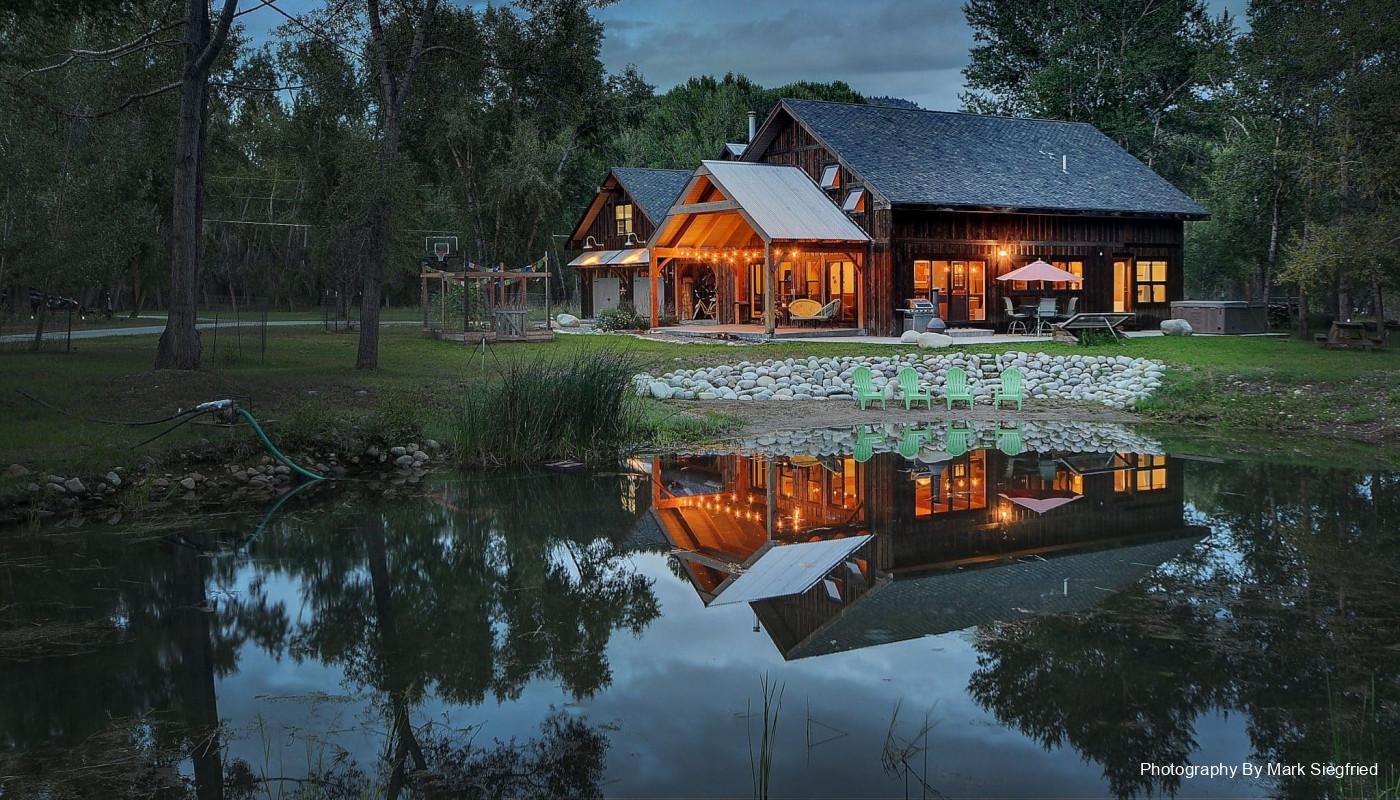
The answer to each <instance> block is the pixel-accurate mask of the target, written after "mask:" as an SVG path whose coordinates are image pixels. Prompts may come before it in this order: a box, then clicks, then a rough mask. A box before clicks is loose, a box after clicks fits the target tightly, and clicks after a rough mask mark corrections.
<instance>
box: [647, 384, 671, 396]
mask: <svg viewBox="0 0 1400 800" xmlns="http://www.w3.org/2000/svg"><path fill="white" fill-rule="evenodd" d="M648 388H649V389H651V396H652V397H655V398H656V399H657V400H670V399H671V395H673V394H675V391H676V390H675V389H672V388H671V387H670V386H669V385H667V384H666V383H664V382H662V381H652V382H651V385H650V386H649V387H648Z"/></svg>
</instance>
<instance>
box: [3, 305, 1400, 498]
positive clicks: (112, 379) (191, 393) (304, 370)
mask: <svg viewBox="0 0 1400 800" xmlns="http://www.w3.org/2000/svg"><path fill="white" fill-rule="evenodd" d="M355 346H356V338H355V335H354V334H353V333H350V334H344V333H342V334H332V333H323V332H321V331H320V330H319V329H304V328H278V329H276V332H275V333H274V334H272V335H271V336H270V338H269V346H268V352H267V356H266V360H265V362H260V361H259V359H258V352H257V349H256V348H254V347H249V348H247V349H246V350H245V353H244V355H243V356H241V357H240V356H239V355H238V354H237V353H236V352H235V351H234V350H232V348H228V347H226V346H224V345H223V344H222V343H221V347H220V353H219V357H218V359H217V363H209V364H207V365H206V368H205V369H204V370H203V371H201V372H199V373H196V374H192V375H191V374H184V373H173V372H152V371H151V370H150V363H151V360H152V358H153V356H154V347H155V337H154V336H130V337H112V338H103V339H92V340H83V341H82V342H80V343H79V342H75V345H74V351H73V352H72V353H53V352H50V353H39V354H34V353H28V352H23V351H14V350H10V351H3V352H0V375H3V376H4V380H3V382H0V386H3V387H4V388H3V389H0V466H2V465H4V464H8V463H11V462H16V461H18V462H25V463H28V464H30V465H31V466H39V467H40V468H43V467H45V466H49V465H52V466H53V467H54V469H55V470H56V469H57V468H58V465H63V466H64V467H65V468H69V469H74V470H83V469H87V470H90V471H91V470H105V469H108V468H110V467H111V466H114V465H118V464H126V463H131V462H134V461H135V460H136V459H138V458H139V457H140V456H141V455H142V454H146V453H158V452H159V451H160V449H161V448H165V447H171V446H182V445H189V444H191V443H192V442H195V441H197V440H200V439H210V440H213V439H215V438H216V437H218V436H220V435H223V433H222V432H221V431H217V430H214V429H210V428H207V427H206V428H200V427H197V426H186V428H184V429H181V430H180V431H178V432H177V433H176V434H173V435H171V436H169V437H167V438H165V439H162V440H160V441H159V442H157V443H155V444H152V445H148V446H145V447H142V448H139V449H136V450H133V449H132V446H133V445H134V444H136V443H137V442H139V441H141V440H142V439H144V438H146V437H147V436H149V435H151V434H152V433H154V432H157V431H159V430H160V428H158V427H156V428H136V429H133V428H125V427H119V426H113V425H105V424H99V423H96V422H91V421H84V420H83V419H79V417H95V418H104V419H116V420H144V419H154V418H158V417H163V416H165V415H167V414H169V413H171V412H172V411H173V410H174V409H175V408H177V407H189V406H191V405H194V404H195V403H198V402H201V401H204V400H210V399H216V398H219V397H226V396H230V395H237V396H246V397H250V398H252V403H253V406H252V407H253V410H254V413H255V414H257V415H258V416H259V417H266V418H269V419H271V420H273V431H274V435H280V436H283V437H292V438H295V437H299V436H303V435H311V434H314V432H315V431H314V430H307V429H314V428H318V427H323V426H328V425H340V424H351V425H361V426H367V427H373V426H376V425H379V426H385V425H387V426H389V427H391V428H404V427H411V426H417V427H421V428H422V429H423V430H424V431H425V432H426V433H427V434H428V435H433V433H434V430H435V429H436V430H441V426H440V422H441V420H443V419H445V418H446V416H447V415H448V414H450V413H452V412H453V411H455V410H456V409H457V408H459V407H460V406H459V398H460V396H461V393H462V391H463V388H464V387H465V386H468V385H470V384H471V383H473V382H475V381H481V380H489V379H491V376H492V375H493V374H494V370H495V364H496V361H497V360H498V359H511V358H551V357H565V356H567V355H568V354H570V353H572V352H576V351H578V350H580V349H583V348H597V347H613V348H621V349H624V350H626V351H627V352H628V353H629V354H630V355H632V356H633V357H634V358H635V359H636V361H637V365H638V368H639V369H640V370H642V371H652V372H661V371H665V370H667V369H673V368H677V367H683V366H684V367H689V366H698V365H709V364H720V363H730V362H735V361H740V360H750V361H752V360H761V359H765V358H786V357H790V356H804V357H805V356H808V355H854V354H871V353H873V354H882V353H892V352H896V349H895V348H892V347H888V346H881V347H872V346H868V345H859V344H827V343H813V342H804V341H802V340H784V341H780V342H775V343H773V344H765V345H755V346H748V347H734V346H728V345H725V344H720V343H695V344H683V345H677V344H669V343H660V342H654V341H647V340H643V339H637V338H634V337H598V336H560V337H559V338H558V339H556V340H555V341H554V342H552V343H549V344H531V345H522V344H507V345H496V346H495V347H494V348H492V349H491V351H490V352H489V353H487V354H486V355H485V356H484V357H483V356H482V355H481V354H479V353H474V352H473V351H472V349H471V348H467V347H463V346H462V345H459V344H452V343H447V342H439V341H434V340H431V339H427V338H425V337H423V336H422V335H421V334H420V333H419V332H418V331H417V329H416V328H414V327H412V326H389V327H386V328H384V329H383V331H382V333H381V350H380V352H381V358H380V369H378V370H376V371H373V372H361V371H357V370H355V369H354V368H353V364H354V356H355ZM1028 348H1034V349H1037V350H1043V351H1045V352H1052V353H1085V354H1088V353H1095V354H1122V355H1130V356H1145V357H1148V358H1156V359H1161V360H1162V361H1164V362H1166V363H1167V364H1168V365H1169V366H1170V368H1169V370H1168V373H1167V379H1166V385H1165V386H1164V387H1163V389H1162V391H1161V393H1160V394H1159V395H1158V396H1157V397H1155V398H1153V399H1152V400H1151V402H1150V403H1148V405H1147V407H1146V408H1145V409H1144V413H1146V414H1147V415H1148V416H1149V417H1151V418H1153V419H1154V420H1155V421H1157V422H1159V423H1162V424H1165V425H1167V426H1170V428H1169V429H1171V430H1180V431H1187V430H1196V431H1208V432H1219V433H1223V434H1226V435H1229V436H1230V437H1232V438H1239V439H1250V438H1253V439H1256V440H1259V441H1263V442H1269V441H1274V442H1280V441H1283V440H1284V439H1287V440H1290V441H1291V440H1294V439H1299V440H1300V439H1301V438H1304V437H1306V438H1309V439H1311V440H1312V441H1314V442H1316V441H1317V438H1316V437H1319V436H1321V437H1325V440H1324V441H1323V443H1322V444H1319V445H1309V447H1313V448H1314V449H1316V448H1317V447H1324V448H1325V447H1328V446H1329V445H1327V444H1326V440H1335V441H1352V442H1366V443H1371V444H1376V443H1380V444H1382V445H1383V447H1381V448H1376V447H1371V448H1370V450H1371V451H1374V452H1375V453H1388V452H1389V451H1388V450H1387V449H1386V448H1385V447H1384V446H1393V445H1394V443H1395V440H1396V434H1397V430H1400V426H1397V419H1400V387H1396V386H1395V385H1394V383H1393V381H1392V380H1391V378H1392V376H1394V375H1396V374H1400V352H1396V351H1390V352H1381V353H1362V352H1349V351H1327V350H1323V349H1322V348H1320V347H1318V346H1316V345H1314V344H1311V343H1304V342H1298V341H1294V340H1288V339H1283V338H1274V337H1203V336H1196V337H1189V338H1168V337H1161V338H1144V339H1134V340H1130V341H1128V342H1126V343H1124V344H1120V345H1100V346H1095V347H1076V346H1073V345H1056V344H1032V345H1028V346H1027V348H1023V349H1028ZM208 349H209V348H207V347H206V351H208ZM1007 349H1016V348H1012V347H979V348H972V350H973V351H974V352H995V351H997V350H1007ZM210 361H214V359H212V358H211V359H210ZM483 362H484V363H483ZM16 390H22V391H24V392H26V393H28V394H30V395H33V396H34V397H37V398H40V399H42V400H43V401H46V402H48V403H50V404H53V405H56V406H58V407H61V408H63V409H65V410H66V411H68V412H69V414H63V413H59V412H56V411H55V410H53V409H52V408H50V407H46V406H44V405H41V404H39V403H36V402H34V401H31V400H29V399H27V398H26V397H24V396H22V395H21V394H19V392H18V391H16ZM687 405H688V406H689V407H691V408H694V407H695V406H694V405H693V404H687ZM675 410H676V406H674V405H669V404H668V405H662V404H654V405H653V406H652V407H651V409H650V412H649V413H651V414H653V415H660V416H666V417H668V418H670V419H672V420H673V421H674V422H675V423H676V425H675V435H676V436H677V437H678V438H681V439H684V438H686V437H698V436H704V435H707V434H712V433H713V432H714V431H715V430H716V429H717V428H718V427H719V426H720V425H722V424H723V423H724V422H725V421H724V420H708V421H706V420H701V421H699V422H697V421H696V420H694V419H693V418H688V417H685V416H684V415H679V414H676V413H675ZM1090 415H1092V411H1086V416H1090ZM1281 437H1282V438H1281ZM1386 460H1390V457H1387V459H1386Z"/></svg>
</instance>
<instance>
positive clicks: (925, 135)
mask: <svg viewBox="0 0 1400 800" xmlns="http://www.w3.org/2000/svg"><path fill="white" fill-rule="evenodd" d="M781 108H786V109H787V111H788V112H789V113H790V114H792V115H793V116H794V117H796V118H797V119H798V120H800V121H801V122H802V123H803V124H804V125H806V126H807V128H808V129H810V130H811V131H812V133H813V134H815V135H816V136H817V137H818V138H819V139H821V140H822V141H823V142H825V143H826V145H827V146H828V147H830V148H831V149H832V150H834V151H835V153H836V155H837V157H838V158H840V159H841V160H842V161H844V162H845V163H846V165H847V166H849V167H850V168H851V169H852V170H854V171H855V172H856V173H857V174H859V175H860V177H861V178H863V179H864V180H865V181H866V182H867V183H869V184H870V185H871V186H872V187H873V188H874V189H875V191H876V192H878V193H879V194H880V195H881V196H883V197H884V198H885V199H886V200H888V201H889V202H890V203H892V204H906V205H933V206H951V207H977V208H1006V209H1023V210H1028V211H1068V212H1074V213H1092V212H1102V213H1109V214H1120V213H1128V214H1148V215H1162V216H1173V217H1183V218H1196V219H1203V218H1206V217H1207V216H1209V214H1208V212H1207V211H1206V210H1205V209H1204V208H1202V207H1201V206H1200V205H1198V204H1197V203H1196V202H1195V201H1193V200H1192V199H1191V198H1190V197H1187V196H1186V195H1185V194H1184V193H1182V192H1181V191H1180V190H1179V189H1177V188H1176V187H1175V186H1172V185H1171V184H1170V183H1169V182H1168V181H1167V180H1166V179H1165V178H1163V177H1162V176H1160V175H1158V174H1157V173H1155V172H1153V171H1152V169H1151V168H1149V167H1148V166H1147V165H1146V164H1143V163H1142V162H1141V161H1139V160H1137V159H1136V158H1134V157H1133V156H1132V155H1131V154H1129V153H1128V152H1127V151H1126V150H1124V149H1123V148H1122V147H1119V146H1118V144H1117V143H1115V142H1114V141H1113V140H1111V139H1109V138H1108V137H1107V136H1105V135H1104V134H1103V133H1101V132H1100V131H1099V130H1098V129H1097V128H1095V127H1094V126H1092V125H1089V124H1086V123H1077V122H1058V121H1051V120H1038V119H1013V118H1009V117H995V116H985V115H978V114H960V113H950V112H943V111H923V110H917V109H905V108H890V107H885V106H867V105H856V104H850V103H833V102H827V101H821V100H788V99H785V100H783V101H782V105H781ZM771 122H772V120H771V118H770V120H769V123H771ZM765 127H767V124H766V125H765ZM752 149H753V150H754V151H755V153H757V152H758V151H759V149H760V148H752Z"/></svg>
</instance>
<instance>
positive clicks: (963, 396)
mask: <svg viewBox="0 0 1400 800" xmlns="http://www.w3.org/2000/svg"><path fill="white" fill-rule="evenodd" d="M947 398H948V410H949V411H952V410H953V404H954V403H956V402H958V401H960V400H966V401H967V407H968V408H972V390H971V389H970V388H968V385H967V371H966V370H964V369H963V368H962V367H949V368H948V389H947Z"/></svg>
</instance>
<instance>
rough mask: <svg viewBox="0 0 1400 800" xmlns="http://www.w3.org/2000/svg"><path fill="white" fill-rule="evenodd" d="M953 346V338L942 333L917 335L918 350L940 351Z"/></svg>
mask: <svg viewBox="0 0 1400 800" xmlns="http://www.w3.org/2000/svg"><path fill="white" fill-rule="evenodd" d="M952 345H953V337H951V336H947V335H945V334H942V333H921V334H919V349H921V350H941V349H942V348H944V347H951V346H952Z"/></svg>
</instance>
